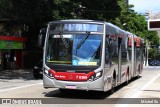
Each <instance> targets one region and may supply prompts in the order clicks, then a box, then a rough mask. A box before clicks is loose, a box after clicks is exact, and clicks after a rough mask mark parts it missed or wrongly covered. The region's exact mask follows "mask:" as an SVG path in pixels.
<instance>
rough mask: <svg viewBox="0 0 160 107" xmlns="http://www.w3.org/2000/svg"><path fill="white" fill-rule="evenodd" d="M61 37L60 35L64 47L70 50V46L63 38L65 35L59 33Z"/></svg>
mask: <svg viewBox="0 0 160 107" xmlns="http://www.w3.org/2000/svg"><path fill="white" fill-rule="evenodd" d="M59 35H60V37H61V39H62V41H63V44H64V46H65V47H66V48H67V49H68V48H69V45H68V43H67V41H66V40H65V39H64V38H63V33H62V32H59Z"/></svg>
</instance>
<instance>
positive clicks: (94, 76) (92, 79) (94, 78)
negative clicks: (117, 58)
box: [89, 71, 103, 81]
mask: <svg viewBox="0 0 160 107" xmlns="http://www.w3.org/2000/svg"><path fill="white" fill-rule="evenodd" d="M102 73H103V71H100V72H97V73H95V74H94V75H92V76H91V77H90V78H89V81H95V80H97V79H99V78H100V77H101V76H102Z"/></svg>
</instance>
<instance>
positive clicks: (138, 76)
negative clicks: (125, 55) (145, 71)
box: [137, 65, 140, 78]
mask: <svg viewBox="0 0 160 107" xmlns="http://www.w3.org/2000/svg"><path fill="white" fill-rule="evenodd" d="M137 78H140V65H139V66H138V75H137Z"/></svg>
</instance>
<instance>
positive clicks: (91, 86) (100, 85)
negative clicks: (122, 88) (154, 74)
mask: <svg viewBox="0 0 160 107" xmlns="http://www.w3.org/2000/svg"><path fill="white" fill-rule="evenodd" d="M132 38H133V39H132ZM141 44H142V43H141V39H140V38H138V37H137V36H135V35H133V34H131V33H129V32H126V31H124V30H122V29H120V28H119V27H117V26H115V25H113V24H111V23H107V22H101V21H93V20H61V21H53V22H50V23H49V24H48V27H47V32H46V38H45V44H44V56H43V69H44V72H43V85H44V88H53V87H56V88H59V89H60V91H64V90H66V89H77V90H95V91H104V92H105V91H108V90H112V91H113V89H114V87H116V86H118V85H120V84H122V83H124V82H126V83H128V81H129V80H130V79H131V78H132V77H135V76H138V75H139V74H140V73H141V68H142V65H143V64H142V62H143V58H142V56H143V55H142V54H143V51H141V50H142V49H141ZM132 59H133V60H132ZM137 67H139V68H137Z"/></svg>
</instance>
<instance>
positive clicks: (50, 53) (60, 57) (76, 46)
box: [46, 33, 102, 66]
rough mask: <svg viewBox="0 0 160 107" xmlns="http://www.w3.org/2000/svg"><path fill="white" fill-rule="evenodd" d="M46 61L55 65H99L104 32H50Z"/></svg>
mask: <svg viewBox="0 0 160 107" xmlns="http://www.w3.org/2000/svg"><path fill="white" fill-rule="evenodd" d="M47 45H48V46H47V47H48V48H47V50H46V52H47V53H46V62H47V63H53V64H54V65H55V64H56V65H72V66H99V65H100V62H101V45H102V34H91V33H83V34H79V33H78V34H76V33H72V34H59V35H56V34H49V37H48V42H47Z"/></svg>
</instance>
